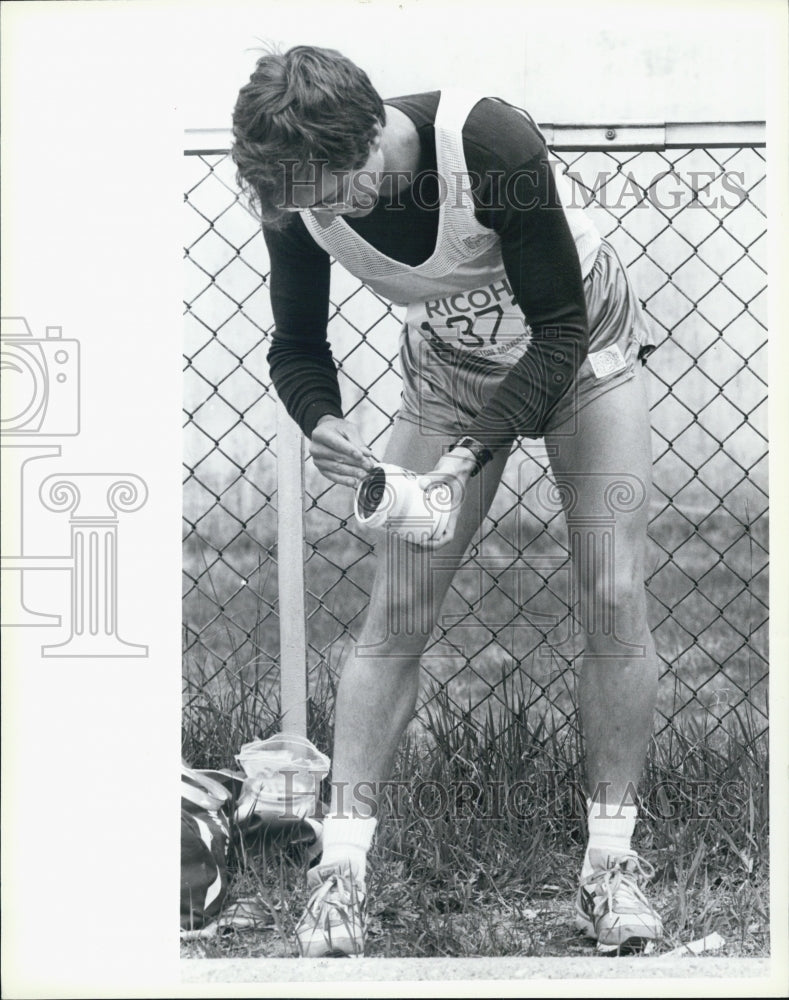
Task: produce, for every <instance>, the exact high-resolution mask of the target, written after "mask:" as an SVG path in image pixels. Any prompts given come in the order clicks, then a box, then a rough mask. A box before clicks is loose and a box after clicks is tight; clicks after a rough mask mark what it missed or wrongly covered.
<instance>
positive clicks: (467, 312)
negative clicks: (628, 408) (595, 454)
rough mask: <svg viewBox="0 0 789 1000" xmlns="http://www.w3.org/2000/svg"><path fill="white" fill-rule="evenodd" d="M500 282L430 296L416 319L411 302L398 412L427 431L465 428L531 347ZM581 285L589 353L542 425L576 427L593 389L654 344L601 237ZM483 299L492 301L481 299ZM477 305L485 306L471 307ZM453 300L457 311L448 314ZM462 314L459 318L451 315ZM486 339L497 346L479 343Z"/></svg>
mask: <svg viewBox="0 0 789 1000" xmlns="http://www.w3.org/2000/svg"><path fill="white" fill-rule="evenodd" d="M505 284H506V283H505ZM501 286H502V283H501V282H499V283H497V284H492V285H490V286H486V287H484V288H480V289H474V290H472V291H470V292H469V293H467V294H466V296H465V297H463V296H457V295H455V296H452V298H451V299H450V300H446V299H437V300H435V301H434V302H433V303H432V308H431V303H427V304H426V305H427V307H428V309H427V311H426V312H425V313H423V315H426V316H427V317H428V319H427V320H423V321H422V322H421V323H420V322H419V320H420V319H421V318H422V317H421V316H420V314H419V312H418V311H417V312H416V313H414V311H413V309H412V308H411V307H409V312H408V315H407V322H406V324H405V325H404V327H403V330H402V333H401V337H400V371H401V374H402V377H403V396H402V404H401V409H400V413H399V416H400V418H401V419H404V420H408V421H409V422H411V423H414V424H416V425H417V426H419V427H420V429H421V430H423V432H424V433H425V434H440V435H447V436H449V437H459V436H460V435H462V434H467V433H468V431H469V425H470V424H471V423H472V421H473V420H474V418H475V417H476V416H477V414H478V413H480V412H481V411H482V409H483V408H484V406H485V402H486V400H487V399H488V398H489V397H490V395H491V393H492V392H493V391H494V390H495V389H496V387H497V385H498V384H499V383H500V382H501V380H502V379H503V378H504V377H505V376H506V375H507V373H508V371H509V370H510V368H511V367H512V365H514V364H515V363H516V362H517V360H518V358H519V357H520V356H521V355H522V354H523V352H524V351H525V350H528V342H529V340H530V331H529V328H528V327H527V326H526V324H525V320H524V318H523V313H522V312H521V311H520V309H519V307H518V306H517V305H516V304H515V303H514V301H511V299H510V296H503V295H502V294H501V293H502V287H501ZM507 287H508V286H507ZM584 291H585V294H586V310H587V316H588V319H589V333H590V345H589V353H588V355H587V357H586V359H585V360H584V362H583V364H582V365H581V366H580V368H579V369H578V372H577V373H576V377H575V380H574V381H573V383H572V385H571V386H570V388H569V389H568V390H567V392H566V393H565V394H564V396H563V397H562V398H561V399H560V401H559V403H558V404H557V405H556V407H555V408H554V410H553V412H552V413H551V414H550V416H549V418H548V421H547V423H546V426H545V430H546V431H556V430H557V429H558V428H560V427H561V429H562V430H561V433H574V430H575V425H576V417H577V414H579V413H580V412H581V411H582V410H583V408H584V407H585V406H588V405H589V403H591V402H592V400H594V399H597V397H598V396H601V395H602V394H603V393H605V392H608V390H609V389H612V388H614V387H615V386H617V385H619V384H620V383H622V382H624V381H626V380H628V379H631V378H633V376H634V374H635V369H636V365H637V364H638V362H639V361H640V362H641V363H645V362H646V358H647V356H648V355H649V354H651V353H652V351H653V350H654V349H655V346H656V344H655V338H654V335H653V334H652V332H651V330H650V328H649V325H648V323H647V320H646V317H645V316H644V313H643V310H642V308H641V303H640V302H639V301H638V298H637V297H636V295H635V292H634V291H633V289H632V286H631V284H630V280H629V278H628V275H627V271H626V270H625V268H624V266H623V265H622V263H621V261H620V260H619V257H618V255H617V253H616V251H615V250H614V248H613V247H612V246H611V244H610V243H608V242H607V241H606V240H603V241H602V243H601V245H600V249H599V251H598V254H597V257H596V259H595V262H594V264H593V265H592V269H591V271H590V272H589V274H588V275H587V277H586V279H585V280H584ZM494 297H495V302H494ZM485 302H491V303H493V305H488V306H487V307H486V306H485ZM442 303H443V305H442ZM502 303H503V308H504V310H505V311H504V314H503V316H502V308H501V304H502ZM474 305H480V306H481V307H482V308H480V309H477V310H473V309H472V308H471V307H472V306H474ZM453 308H455V309H459V310H462V311H461V312H458V313H457V314H456V315H451V312H452V309H453ZM475 314H476V315H477V316H478V317H479V318H478V319H476V320H475V319H473V318H472V317H474V316H475ZM460 319H462V320H463V322H462V323H459V322H456V321H458V320H460ZM496 320H498V333H497V335H496V337H494V338H492V337H491V336H490V331H491V329H492V327H491V326H490V324H491V322H495V321H496ZM502 320H503V322H502ZM426 331H429V333H428V332H426ZM502 331H504V333H505V335H504V336H502ZM458 338H460V339H458ZM491 340H495V347H493V348H491V347H490V346H483V345H489V344H490V342H491ZM466 345H470V349H465V346H466Z"/></svg>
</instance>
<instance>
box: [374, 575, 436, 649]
mask: <svg viewBox="0 0 789 1000" xmlns="http://www.w3.org/2000/svg"><path fill="white" fill-rule="evenodd" d="M434 623H435V618H434V613H433V608H432V606H431V604H430V602H426V601H425V600H423V599H422V595H419V594H415V593H413V592H411V591H410V590H409V589H408V588H405V590H396V591H392V592H391V593H390V594H388V595H387V596H386V597H385V598H383V599H380V600H378V601H376V602H375V604H373V603H372V602H371V606H370V608H369V610H368V613H367V618H366V620H365V623H364V628H363V629H362V632H361V635H360V637H359V645H360V646H363V647H364V648H366V649H368V650H370V651H372V652H374V653H375V655H382V656H384V655H387V656H388V655H391V656H393V657H395V658H397V657H398V656H399V657H414V656H420V655H421V654H422V651H423V650H424V648H425V646H426V645H427V642H428V640H429V638H430V634H431V632H432V631H433V625H434Z"/></svg>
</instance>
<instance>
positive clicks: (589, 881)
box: [575, 849, 663, 951]
mask: <svg viewBox="0 0 789 1000" xmlns="http://www.w3.org/2000/svg"><path fill="white" fill-rule="evenodd" d="M590 861H591V862H592V864H593V865H594V869H595V870H594V871H593V872H592V874H591V875H589V876H588V877H587V878H585V879H584V880H583V881H582V882H581V885H580V886H579V889H578V896H577V897H576V901H575V926H576V927H577V928H578V930H580V931H583V932H584V933H585V934H586V935H587V936H588V937H592V938H595V939H596V940H597V948H598V951H612V950H615V949H617V950H618V949H620V948H623V947H624V948H626V949H627V950H635V949H638V948H642V947H644V945H645V944H646V943H647V941H656V940H658V938H660V937H662V935H663V924H662V922H661V920H660V917H659V916H658V915H657V913H656V912H655V910H654V909H653V908H652V905H651V904H650V903H649V901H648V900H647V898H646V896H645V895H644V892H643V887H644V885H645V884H646V882H648V881H649V879H651V878H652V876H653V875H654V874H655V869H654V868H653V867H652V865H650V864H649V862H648V861H644V860H643V858H639V856H638V855H637V854H636V853H635V851H628V852H627V853H626V854H622V855H618V856H615V857H611V856H608V854H607V853H606V852H604V851H599V850H597V849H592V850H591V851H590Z"/></svg>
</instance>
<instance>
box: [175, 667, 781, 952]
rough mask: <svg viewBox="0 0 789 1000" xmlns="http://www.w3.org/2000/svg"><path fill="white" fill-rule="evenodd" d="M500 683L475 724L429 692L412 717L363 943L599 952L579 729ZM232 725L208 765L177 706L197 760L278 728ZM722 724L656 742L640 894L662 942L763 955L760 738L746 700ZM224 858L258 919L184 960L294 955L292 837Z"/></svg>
mask: <svg viewBox="0 0 789 1000" xmlns="http://www.w3.org/2000/svg"><path fill="white" fill-rule="evenodd" d="M506 691H507V696H506V697H507V699H508V701H507V704H506V705H505V706H502V707H501V708H500V709H499V710H497V711H495V712H494V710H493V708H492V707H490V708H489V711H488V713H487V715H486V716H485V717H484V719H483V720H482V721H481V722H480V720H479V719H478V718H477V717H476V716H474V715H472V714H471V713H469V712H465V711H463V710H462V709H460V708H459V707H458V706H457V704H456V703H455V702H454V701H452V700H451V699H450V698H449V697H448V696H447V694H446V691H441V690H438V691H436V692H435V696H434V698H433V699H432V700H431V701H430V703H429V706H428V707H427V708H426V710H425V711H424V713H423V714H422V715H421V717H420V719H419V720H418V721H417V722H415V723H414V724H413V725H412V726H411V728H410V729H409V732H408V733H407V736H406V739H405V740H404V742H403V745H402V747H401V749H400V752H399V756H398V763H397V771H396V774H395V776H394V777H395V779H396V780H399V781H401V782H402V785H401V786H400V792H399V796H398V798H397V799H394V798H393V797H392V793H391V792H390V793H389V795H388V800H387V803H386V818H385V819H384V820H383V821H382V823H381V824H380V827H379V835H378V837H377V840H376V843H375V845H374V848H373V851H372V854H371V861H370V876H369V890H370V927H369V937H368V946H367V952H366V953H367V954H368V955H370V956H372V957H375V956H379V957H406V956H409V957H419V956H424V957H429V956H453V957H456V956H475V955H482V956H506V955H532V956H550V955H554V956H560V955H585V954H595V952H594V947H593V944H592V943H591V942H589V941H588V940H587V939H586V938H584V937H583V936H582V935H580V934H579V933H578V932H577V931H576V930H575V928H574V926H573V923H572V899H573V893H574V889H575V886H576V878H577V871H578V869H579V867H580V863H581V858H582V854H583V849H584V840H585V833H584V829H585V827H584V820H583V808H582V802H583V787H584V786H583V773H582V768H581V746H580V742H579V737H578V733H577V730H576V728H575V727H574V725H567V726H565V727H564V728H563V729H562V730H556V729H554V728H553V727H552V726H551V725H549V724H548V723H547V721H546V717H545V716H544V715H543V716H539V715H538V714H537V713H536V712H535V710H534V706H533V705H532V704H531V702H532V698H531V696H530V692H529V690H528V689H520V690H516V689H515V687H514V686H510V687H509V688H507V689H506ZM332 695H333V692H332V689H331V685H330V684H326V685H325V686H324V688H323V689H322V690H319V691H316V692H314V693H313V697H312V698H311V701H310V734H311V738H312V739H313V741H314V742H315V743H316V745H317V746H318V747H319V748H320V749H322V750H325V751H330V749H331V747H330V744H331V710H330V706H331V704H332V700H333V698H332ZM239 723H240V720H239V719H236V720H235V722H232V721H226V722H225V724H224V728H223V729H222V730H221V732H222V733H223V734H224V736H225V738H228V739H232V740H233V742H232V744H231V743H228V744H227V745H226V746H225V752H224V757H223V755H222V754H221V753H218V752H217V751H218V749H219V740H220V737H219V735H217V737H216V739H215V740H214V741H213V742H209V743H208V744H207V745H206V753H205V754H204V756H203V758H202V759H201V758H200V756H199V743H200V740H201V739H204V738H205V729H201V734H200V735H199V736H196V735H195V733H194V732H192V731H191V730H190V723H189V719H188V717H187V718H186V719H185V729H184V741H185V746H188V747H189V748H190V750H191V754H190V761H191V763H193V764H194V765H195V766H201V765H207V764H209V763H210V764H212V765H218V764H225V765H228V764H231V765H232V763H233V761H232V754H233V752H235V750H237V748H238V745H239V744H238V743H237V742H236V740H238V739H241V740H242V741H243V740H244V739H246V738H249V737H251V736H252V735H254V733H255V731H257V732H258V733H259V735H261V736H266V735H268V734H269V733H271V732H273V731H275V730H276V728H277V712H276V705H275V704H272V705H270V706H269V708H268V709H267V710H264V711H262V712H261V714H260V716H259V717H258V725H257V727H256V730H252V731H246V732H243V731H242V729H241V728H239ZM732 723H733V724H732V726H731V727H730V729H729V730H728V731H722V730H721V729H720V728H712V726H711V725H706V724H705V723H703V722H698V721H693V720H689V721H688V722H687V724H686V725H683V726H681V727H678V728H677V729H670V730H666V731H664V732H663V733H661V734H660V735H659V736H658V737H656V738H655V739H654V740H653V742H652V745H651V747H650V752H649V757H648V760H647V765H646V769H645V772H644V777H643V782H642V785H641V789H640V793H641V800H642V804H641V815H642V818H641V820H640V821H639V824H638V828H637V831H636V844H635V846H636V847H637V849H638V850H639V851H640V852H641V853H642V855H643V856H644V857H645V858H647V860H649V861H651V862H652V864H653V865H654V866H655V870H656V875H655V878H654V880H653V882H652V884H651V890H650V895H651V898H652V899H653V901H654V902H655V903H656V905H657V906H658V908H659V909H660V911H661V914H662V916H663V919H664V924H665V929H666V937H665V940H664V941H663V942H662V943H661V944H660V945H659V946H658V952H663V951H667V950H669V949H670V948H672V947H675V946H677V945H679V944H681V943H683V942H689V941H692V940H695V939H696V938H699V937H702V936H704V935H707V934H710V933H712V932H713V931H717V932H718V933H719V934H720V935H721V936H722V937H723V938H724V940H725V941H726V946H725V949H724V954H727V955H730V956H757V955H758V956H763V955H766V954H768V953H769V938H768V934H769V906H768V901H769V878H768V856H769V851H768V846H769V839H768V789H767V778H766V775H767V746H766V740H765V737H764V735H763V734H762V733H760V731H759V725H758V722H757V721H754V719H753V718H751V715H750V713H749V712H743V711H740V712H739V714H738V715H736V716H734V717H733V720H732ZM524 782H525V783H526V784H524ZM425 783H426V784H425ZM463 783H465V784H463ZM440 788H443V789H445V790H447V793H448V794H447V796H446V798H443V797H442V793H441V792H440V791H439V789H440ZM463 789H465V792H464V791H463ZM469 789H470V790H471V794H469ZM516 792H517V795H516V794H515V793H516ZM497 797H498V798H497ZM415 800H418V801H419V808H417V806H416V804H415ZM496 801H501V802H503V803H504V804H505V808H498V809H497V808H496ZM508 802H509V803H510V805H511V808H506V803H508ZM231 869H232V872H233V878H232V883H231V894H230V900H229V901H232V900H234V899H239V898H252V899H254V900H256V902H257V903H258V904H259V907H260V909H261V912H262V913H264V914H265V916H264V917H263V918H262V919H261V922H260V925H259V926H258V927H256V928H254V929H243V930H242V929H239V930H236V931H234V932H230V933H228V934H227V935H226V936H221V937H216V938H213V939H208V940H199V941H191V942H187V943H184V945H183V946H182V954H183V955H184V956H185V957H200V956H207V957H231V956H233V957H288V956H293V955H295V953H296V952H295V946H294V937H293V929H294V926H295V923H296V921H297V920H298V918H299V916H300V914H301V911H302V909H303V906H304V904H305V902H306V897H307V891H306V888H305V863H304V861H303V860H301V859H299V857H298V856H296V855H295V854H294V853H293V852H292V851H291V852H289V850H288V849H287V846H286V845H285V846H282V845H280V846H279V847H277V846H272V845H258V846H254V845H251V846H250V845H247V846H246V847H245V848H244V849H243V850H242V851H236V852H234V854H233V857H232V859H231Z"/></svg>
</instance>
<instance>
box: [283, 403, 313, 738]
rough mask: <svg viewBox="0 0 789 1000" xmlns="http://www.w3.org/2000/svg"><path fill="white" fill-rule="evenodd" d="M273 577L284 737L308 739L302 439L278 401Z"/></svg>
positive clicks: (299, 431) (296, 427)
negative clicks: (292, 735) (276, 586)
mask: <svg viewBox="0 0 789 1000" xmlns="http://www.w3.org/2000/svg"><path fill="white" fill-rule="evenodd" d="M277 496H278V504H277V507H278V515H279V516H278V525H277V552H278V558H277V577H278V584H279V635H280V704H281V711H282V730H283V732H289V733H296V734H298V735H299V736H306V735H307V628H306V618H305V603H304V438H303V437H302V434H301V430H300V429H299V427H298V426H297V425H296V424H295V423H294V421H293V420H291V418H290V417H289V416H288V414H287V411H286V410H285V407H284V406H283V405H282V402H281V401H279V400H278V401H277Z"/></svg>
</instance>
